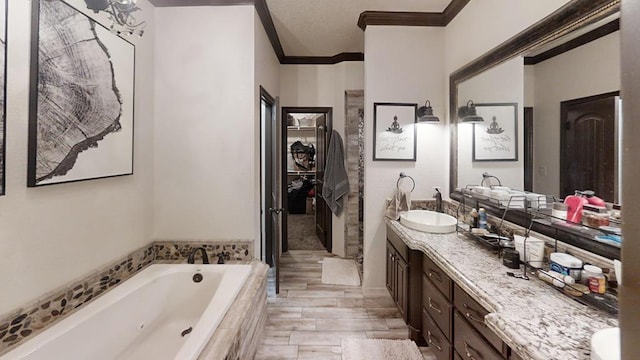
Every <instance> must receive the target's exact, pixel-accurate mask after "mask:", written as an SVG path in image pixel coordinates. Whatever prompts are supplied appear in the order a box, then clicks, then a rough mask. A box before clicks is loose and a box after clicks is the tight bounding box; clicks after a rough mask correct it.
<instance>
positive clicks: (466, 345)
mask: <svg viewBox="0 0 640 360" xmlns="http://www.w3.org/2000/svg"><path fill="white" fill-rule="evenodd" d="M464 351H465V352H466V353H467V354H466V355H467V358H469V359H471V360H478V358H476V357H475V356H473V355H474V354H472V353H471V352H473V353H475V354H476V355H478V356H480V355H479V354H478V352H477V351H476V350H475V349H474V348H472V347H471V346H470V345H469V344H467V342H466V341H465V343H464ZM480 359H482V356H480Z"/></svg>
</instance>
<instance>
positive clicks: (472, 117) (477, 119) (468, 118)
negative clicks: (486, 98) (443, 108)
mask: <svg viewBox="0 0 640 360" xmlns="http://www.w3.org/2000/svg"><path fill="white" fill-rule="evenodd" d="M458 117H459V118H460V122H462V123H465V124H478V123H483V122H484V119H483V118H482V116H478V113H477V112H476V107H475V106H474V105H473V101H472V100H469V101H468V102H467V105H466V106H462V107H460V108H458Z"/></svg>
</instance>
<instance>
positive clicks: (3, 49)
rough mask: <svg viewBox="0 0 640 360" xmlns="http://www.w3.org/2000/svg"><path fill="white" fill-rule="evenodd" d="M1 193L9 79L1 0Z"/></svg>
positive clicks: (4, 12)
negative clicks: (7, 81)
mask: <svg viewBox="0 0 640 360" xmlns="http://www.w3.org/2000/svg"><path fill="white" fill-rule="evenodd" d="M0 47H1V49H0V77H1V78H0V87H2V89H0V195H4V188H5V185H4V184H5V182H4V178H5V175H4V173H5V161H4V155H5V144H6V141H5V131H6V121H5V117H6V116H5V114H6V107H5V104H6V101H5V100H6V93H7V92H6V88H7V84H6V79H7V61H6V59H7V2H6V1H5V0H0Z"/></svg>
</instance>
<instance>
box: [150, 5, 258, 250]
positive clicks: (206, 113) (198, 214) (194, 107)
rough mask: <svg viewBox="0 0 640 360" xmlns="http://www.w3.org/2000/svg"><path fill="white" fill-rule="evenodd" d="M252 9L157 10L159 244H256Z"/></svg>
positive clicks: (156, 221)
mask: <svg viewBox="0 0 640 360" xmlns="http://www.w3.org/2000/svg"><path fill="white" fill-rule="evenodd" d="M254 12H255V10H254V7H253V6H250V5H246V6H221V7H208V6H202V7H178V8H156V11H155V13H156V23H157V29H158V32H157V36H156V39H157V40H156V52H155V57H156V87H155V94H156V106H155V134H154V155H155V169H154V170H155V171H154V177H155V186H154V233H153V237H154V239H162V240H228V239H256V238H257V230H258V229H259V225H258V224H257V223H256V221H257V219H258V218H257V216H256V207H257V206H258V204H259V187H258V186H257V185H256V183H255V181H256V179H257V177H258V176H259V174H258V173H257V172H258V170H257V169H258V166H259V165H258V164H259V163H257V159H258V155H257V153H258V152H259V143H258V142H256V141H255V140H256V139H257V138H258V136H259V135H258V134H257V132H258V131H259V127H258V126H257V121H258V120H257V117H256V114H255V112H256V111H257V106H256V101H257V98H256V95H255V94H256V88H255V86H254V85H255V77H254V72H255V68H254V61H255V51H256V47H255V46H254V36H255V29H254V27H255V24H256V22H255V15H254Z"/></svg>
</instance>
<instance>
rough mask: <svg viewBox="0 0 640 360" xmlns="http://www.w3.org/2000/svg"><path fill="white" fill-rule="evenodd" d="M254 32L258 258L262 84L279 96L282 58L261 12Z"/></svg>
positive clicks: (258, 246)
mask: <svg viewBox="0 0 640 360" xmlns="http://www.w3.org/2000/svg"><path fill="white" fill-rule="evenodd" d="M254 34H255V43H254V45H255V55H254V56H255V59H254V66H255V79H254V89H253V90H254V93H253V98H254V101H255V106H254V112H255V114H254V117H255V123H254V133H253V143H254V144H256V148H255V149H256V151H255V152H254V160H253V161H254V163H253V166H254V189H253V191H254V199H255V200H254V202H253V203H254V204H255V205H254V209H253V210H254V215H253V216H254V221H255V223H254V226H255V229H254V232H255V234H256V236H255V239H256V241H255V244H254V245H255V252H254V254H255V257H256V258H260V257H261V250H262V247H261V238H260V236H259V234H260V233H261V231H262V229H261V227H260V225H261V222H260V217H261V214H260V208H261V206H259V205H258V204H261V199H260V194H261V188H262V186H263V184H262V181H261V180H262V179H261V175H260V162H261V161H262V159H261V157H260V145H259V144H260V141H261V136H260V129H261V128H260V127H261V126H262V125H261V119H260V116H261V113H260V86H262V87H263V88H264V89H265V90H266V91H267V92H268V93H269V95H271V96H273V97H274V98H276V97H277V96H279V95H280V61H279V60H278V57H277V56H276V53H275V52H274V51H273V47H272V46H271V43H270V42H269V38H268V37H267V33H266V31H265V30H264V26H262V22H261V21H260V17H258V14H257V13H256V12H254Z"/></svg>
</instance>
